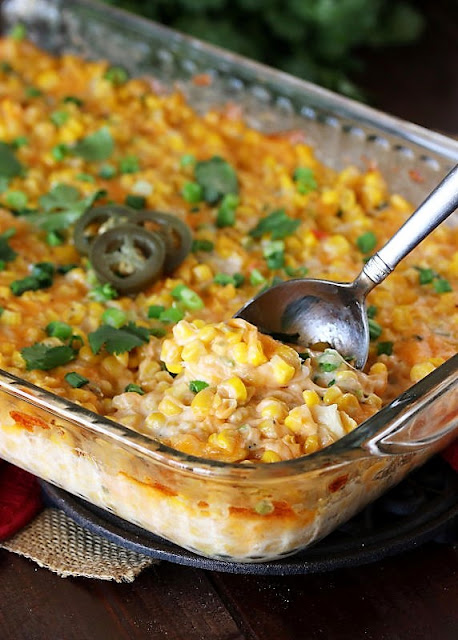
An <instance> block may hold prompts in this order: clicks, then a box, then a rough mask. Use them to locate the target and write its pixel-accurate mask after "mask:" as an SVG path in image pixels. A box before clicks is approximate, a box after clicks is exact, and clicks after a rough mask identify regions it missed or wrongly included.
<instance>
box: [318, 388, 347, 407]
mask: <svg viewBox="0 0 458 640" xmlns="http://www.w3.org/2000/svg"><path fill="white" fill-rule="evenodd" d="M341 395H343V394H342V391H341V390H340V389H339V387H330V388H329V389H326V391H325V392H324V395H323V402H324V404H327V405H329V404H335V403H336V402H337V400H338V398H339V397H340V396H341Z"/></svg>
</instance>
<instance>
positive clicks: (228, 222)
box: [216, 207, 235, 229]
mask: <svg viewBox="0 0 458 640" xmlns="http://www.w3.org/2000/svg"><path fill="white" fill-rule="evenodd" d="M234 225H235V209H223V208H222V207H220V208H219V209H218V213H217V216H216V226H217V227H218V228H219V229H223V228H224V227H233V226H234Z"/></svg>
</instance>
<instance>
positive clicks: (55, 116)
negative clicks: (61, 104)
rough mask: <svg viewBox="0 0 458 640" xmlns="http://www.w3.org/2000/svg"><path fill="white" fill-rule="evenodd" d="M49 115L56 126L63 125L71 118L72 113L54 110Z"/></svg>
mask: <svg viewBox="0 0 458 640" xmlns="http://www.w3.org/2000/svg"><path fill="white" fill-rule="evenodd" d="M49 117H50V120H51V122H52V123H53V124H55V125H56V127H62V125H64V124H65V123H66V122H67V120H68V119H69V117H70V114H69V113H67V111H53V112H52V113H51V115H50V116H49Z"/></svg>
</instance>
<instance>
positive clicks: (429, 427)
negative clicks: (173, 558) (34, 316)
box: [0, 0, 458, 562]
mask: <svg viewBox="0 0 458 640" xmlns="http://www.w3.org/2000/svg"><path fill="white" fill-rule="evenodd" d="M0 16H1V22H2V29H7V28H8V27H9V26H10V25H12V24H15V23H17V22H23V23H25V25H26V26H27V31H28V34H29V36H30V37H31V39H32V40H34V41H35V42H36V43H37V44H38V45H39V46H40V47H42V48H44V49H47V50H50V51H52V52H54V53H63V52H72V53H77V54H79V55H81V56H83V57H89V58H104V59H107V58H108V59H109V60H110V61H111V62H112V63H113V64H122V65H123V66H125V67H127V68H128V69H129V71H130V72H131V73H132V74H135V75H149V76H153V77H154V78H155V79H156V80H157V81H159V82H160V83H161V85H162V87H163V88H164V89H165V90H166V89H167V88H172V87H176V86H177V85H178V86H179V88H180V89H181V90H182V91H183V92H184V93H185V95H186V97H187V99H188V101H189V102H190V104H191V105H192V106H193V107H194V108H195V109H197V110H198V111H201V112H204V111H206V110H207V109H208V108H209V107H214V106H218V105H224V104H226V103H227V102H228V101H232V102H234V101H236V102H237V104H239V105H241V107H242V108H243V113H244V118H245V120H246V121H247V122H248V123H249V124H250V125H251V126H253V127H255V128H259V129H262V130H263V131H279V130H285V129H300V130H303V131H305V132H306V135H307V140H308V141H309V142H310V143H311V144H312V145H313V146H314V147H315V148H316V150H317V155H318V157H319V159H320V160H321V161H322V162H324V163H326V164H328V165H330V166H332V167H335V168H341V167H343V166H344V165H346V164H349V163H352V164H356V165H359V166H361V165H365V164H366V163H367V162H376V163H377V165H378V166H379V167H380V168H381V170H382V172H383V174H384V176H385V178H386V179H387V181H388V184H389V187H390V189H391V190H392V191H396V192H398V193H401V194H402V195H403V196H404V197H406V198H408V199H410V200H411V201H413V202H418V201H420V200H421V199H422V198H423V197H424V196H425V195H426V193H428V191H429V190H430V189H431V188H432V187H433V185H434V184H436V183H437V182H438V181H439V179H440V178H441V177H442V176H443V175H445V173H446V172H447V171H448V170H449V169H450V168H451V166H452V165H453V164H455V163H456V162H457V161H458V143H456V142H455V141H453V140H449V139H448V138H446V137H444V136H442V135H439V134H437V133H434V132H430V131H427V130H425V129H422V128H421V127H418V126H415V125H412V124H410V123H406V122H402V121H400V120H397V119H396V118H393V117H390V116H388V115H385V114H382V113H379V112H377V111H375V110H373V109H370V108H368V107H366V106H364V105H360V104H358V103H355V102H353V101H351V100H348V99H346V98H343V97H341V96H337V95H335V94H332V93H330V92H329V91H326V90H324V89H321V88H319V87H316V86H314V85H311V84H309V83H306V82H304V81H301V80H298V79H295V78H293V77H291V76H288V75H286V74H282V73H280V72H278V71H274V70H271V69H268V68H266V67H263V66H261V65H259V64H257V63H254V62H251V61H248V60H245V59H243V58H240V57H239V56H237V55H234V54H231V53H228V52H225V51H222V50H219V49H217V48H215V47H211V46H208V45H205V44H203V43H201V42H199V41H197V40H194V39H192V38H189V37H186V36H183V35H181V34H178V33H175V32H173V31H170V30H169V29H166V28H164V27H161V26H159V25H155V24H153V23H151V22H149V21H146V20H143V19H140V18H137V17H135V16H132V15H129V14H127V13H125V12H122V11H118V10H113V9H110V8H108V7H107V6H105V5H100V4H97V3H93V2H88V1H85V0H76V1H65V2H64V1H61V0H49V1H45V0H33V1H32V0H7V1H5V2H3V3H2V5H1V9H0ZM201 73H205V74H210V76H211V78H212V82H211V83H210V84H205V85H203V86H202V84H201V83H199V84H196V83H194V82H193V77H195V75H196V74H201ZM412 171H414V172H419V173H420V174H421V176H422V182H421V183H418V182H414V181H412V180H410V179H409V174H411V173H412ZM0 394H1V403H0V424H1V426H0V456H1V457H3V458H5V459H7V460H9V461H11V462H12V463H14V464H17V465H19V466H21V467H23V468H25V469H28V470H29V471H31V472H32V473H35V474H36V475H38V476H40V477H41V478H44V479H45V480H47V481H49V482H51V483H54V484H56V485H58V486H60V487H62V488H64V489H66V490H67V491H70V492H71V493H73V494H75V495H78V496H81V497H83V498H84V499H86V500H89V501H90V502H92V503H94V504H95V505H98V506H100V507H103V508H105V509H107V510H109V511H111V512H112V513H115V514H116V515H118V516H120V517H122V518H125V519H126V520H128V521H130V522H132V523H134V524H137V525H139V526H141V527H143V528H145V529H147V530H149V531H152V532H153V533H155V534H157V535H160V536H163V537H164V538H166V539H168V540H170V541H172V542H175V543H177V544H179V545H181V546H182V547H185V548H187V549H189V550H191V551H194V552H196V553H198V554H201V555H205V556H207V557H210V558H215V559H223V560H228V561H237V562H259V561H263V560H265V561H267V560H273V559H276V558H280V557H283V556H286V555H290V554H293V553H295V552H296V551H298V550H300V549H303V548H305V547H307V546H308V545H310V544H312V543H314V542H315V541H317V540H319V539H320V538H322V537H323V536H325V535H326V534H327V533H329V532H330V531H331V530H333V529H334V528H335V527H336V526H338V525H339V524H340V523H341V522H343V521H345V520H347V519H349V518H350V517H351V516H352V515H353V514H354V513H356V512H357V511H358V510H360V509H361V508H362V507H363V506H364V505H366V504H367V503H368V502H369V501H371V500H374V499H375V498H376V497H377V496H379V495H380V494H381V493H382V492H384V491H386V490H387V489H388V488H389V487H391V486H392V485H394V484H396V483H397V482H399V481H400V480H401V479H402V478H403V477H404V476H405V475H406V474H407V473H408V472H409V471H410V470H412V469H413V468H414V467H416V466H418V465H420V464H422V463H423V462H424V461H425V460H426V459H427V458H428V457H430V456H431V455H433V454H434V453H435V452H437V451H438V450H440V449H441V448H442V447H444V446H446V445H447V444H448V443H449V442H451V441H452V440H453V438H454V437H455V436H456V433H457V429H458V355H455V356H454V357H453V358H451V359H450V360H448V361H447V362H446V363H445V364H443V365H442V366H440V367H439V368H438V369H437V370H436V371H434V372H433V373H431V374H430V375H429V376H427V377H426V378H424V379H423V380H422V381H420V382H419V383H417V384H415V385H414V386H413V387H411V388H410V389H409V390H408V391H407V392H405V393H404V394H402V395H401V396H399V397H398V398H397V399H396V400H395V401H394V402H392V403H391V404H390V405H389V406H387V407H385V408H384V409H382V410H381V411H380V412H379V413H377V414H376V415H375V416H373V417H372V418H370V419H369V420H367V421H366V422H365V423H363V424H362V425H361V426H360V427H359V428H358V429H356V430H355V431H353V432H352V433H351V434H349V435H347V436H345V437H344V438H343V439H341V440H340V441H338V442H337V443H336V444H334V445H332V446H330V447H328V448H326V449H324V450H322V451H320V452H317V453H315V454H312V455H310V456H307V457H305V458H299V459H295V460H290V461H286V462H278V463H276V464H272V465H255V464H251V463H248V464H231V463H223V462H216V461H209V460H203V459H200V458H195V457H192V456H189V455H186V454H184V453H181V452H179V451H175V450H172V449H170V448H168V447H166V446H165V445H162V444H160V443H158V442H156V441H154V440H152V439H150V438H148V437H146V436H144V435H142V434H139V433H136V432H134V431H132V430H130V429H128V428H127V427H125V426H122V425H120V424H117V423H115V422H113V421H110V420H108V419H105V418H102V417H100V416H98V415H96V414H94V413H91V412H90V411H88V410H86V409H84V408H82V407H80V406H78V405H75V404H72V403H71V402H69V401H67V400H65V399H64V398H61V397H57V396H55V395H53V394H51V393H49V392H47V391H44V390H41V389H39V388H37V387H35V386H34V385H32V384H30V383H28V382H26V381H24V380H21V379H19V378H17V377H15V376H12V375H11V374H9V373H7V372H4V371H0ZM266 506H267V507H268V508H266Z"/></svg>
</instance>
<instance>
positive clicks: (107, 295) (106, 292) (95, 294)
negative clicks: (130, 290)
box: [89, 282, 118, 302]
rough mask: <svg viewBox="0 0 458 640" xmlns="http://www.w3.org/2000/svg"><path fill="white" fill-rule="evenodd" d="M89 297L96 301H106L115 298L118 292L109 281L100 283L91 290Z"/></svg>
mask: <svg viewBox="0 0 458 640" xmlns="http://www.w3.org/2000/svg"><path fill="white" fill-rule="evenodd" d="M89 297H90V299H91V300H95V301H96V302H106V301H107V300H115V299H116V298H117V297H118V292H117V291H116V289H115V288H114V287H113V285H111V284H110V283H109V282H106V283H105V284H100V285H97V286H96V287H94V288H93V289H91V291H89Z"/></svg>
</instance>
